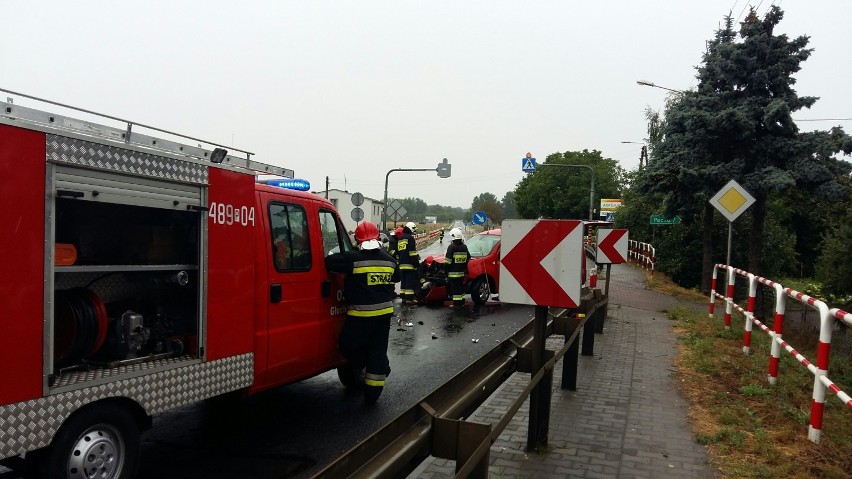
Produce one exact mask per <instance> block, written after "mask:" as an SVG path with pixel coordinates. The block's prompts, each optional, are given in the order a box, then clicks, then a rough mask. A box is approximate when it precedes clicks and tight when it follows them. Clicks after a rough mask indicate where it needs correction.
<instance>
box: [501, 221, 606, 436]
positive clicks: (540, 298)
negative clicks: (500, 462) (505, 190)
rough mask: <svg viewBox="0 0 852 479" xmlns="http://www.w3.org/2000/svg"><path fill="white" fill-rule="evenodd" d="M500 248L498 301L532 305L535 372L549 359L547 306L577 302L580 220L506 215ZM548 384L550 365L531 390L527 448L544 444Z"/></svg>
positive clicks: (533, 370) (551, 373)
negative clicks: (511, 217) (526, 217)
mask: <svg viewBox="0 0 852 479" xmlns="http://www.w3.org/2000/svg"><path fill="white" fill-rule="evenodd" d="M501 248H502V250H503V258H502V259H501V260H500V300H501V301H502V302H504V303H520V304H532V305H535V318H534V320H533V341H532V347H531V350H532V355H531V361H530V363H531V370H532V374H537V373H538V372H539V371H540V370H542V367H543V365H544V364H545V363H546V362H547V360H548V358H549V356H548V352H547V351H546V350H545V348H544V342H545V339H546V334H547V314H548V311H547V309H548V306H557V307H563V308H576V307H577V305H579V304H580V299H581V298H580V294H581V287H582V277H581V276H582V261H583V222H582V221H577V220H506V221H504V222H503V233H502V240H501ZM587 324H592V323H587ZM587 331H588V330H587ZM584 334H586V333H584ZM591 335H592V337H594V333H591ZM552 354H553V353H552V352H551V353H550V355H551V356H552ZM552 385H553V370H552V369H551V370H549V371H545V372H544V374H543V376H542V378H541V381H539V383H538V384H537V385H536V386H535V387H534V388H533V390H532V392H531V394H530V400H529V405H530V406H529V415H530V417H529V429H528V433H527V450H528V451H531V450H533V449H535V448H536V447H539V446H546V445H547V433H548V427H549V424H548V419H549V417H550V396H551V387H552Z"/></svg>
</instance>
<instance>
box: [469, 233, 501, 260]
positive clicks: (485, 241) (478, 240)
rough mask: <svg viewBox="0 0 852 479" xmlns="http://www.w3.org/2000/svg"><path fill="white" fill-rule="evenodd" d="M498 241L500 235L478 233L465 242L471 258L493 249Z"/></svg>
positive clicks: (485, 253)
mask: <svg viewBox="0 0 852 479" xmlns="http://www.w3.org/2000/svg"><path fill="white" fill-rule="evenodd" d="M499 242H500V236H498V235H495V234H487V235H486V234H478V235H475V236H472V237H470V238H469V239H468V240H467V241H465V244H466V245H467V250H468V251H470V257H471V258H481V257H482V256H485V255H487V254H488V253H490V252H491V250H493V249H494V245H496V244H497V243H499Z"/></svg>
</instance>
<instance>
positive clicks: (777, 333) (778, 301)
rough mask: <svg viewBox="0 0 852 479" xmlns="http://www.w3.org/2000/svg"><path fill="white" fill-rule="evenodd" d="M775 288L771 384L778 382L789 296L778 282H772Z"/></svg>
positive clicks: (770, 363) (770, 366) (770, 362)
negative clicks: (785, 312) (785, 314)
mask: <svg viewBox="0 0 852 479" xmlns="http://www.w3.org/2000/svg"><path fill="white" fill-rule="evenodd" d="M772 287H773V288H775V317H774V318H773V319H772V334H771V335H770V337H771V338H772V348H771V350H770V357H769V384H771V385H773V386H774V385H776V384H778V364H779V363H780V362H781V337H782V335H783V333H784V308H785V305H786V301H787V296H786V295H785V294H784V288H783V287H782V286H781V285H780V284H778V283H772Z"/></svg>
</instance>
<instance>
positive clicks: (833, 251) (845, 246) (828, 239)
mask: <svg viewBox="0 0 852 479" xmlns="http://www.w3.org/2000/svg"><path fill="white" fill-rule="evenodd" d="M849 238H852V212H848V213H847V214H846V215H844V217H843V219H842V221H840V223H839V224H837V225H836V226H835V227H834V228H832V229H831V230H829V231H828V233H827V234H826V236H825V243H824V246H823V250H822V251H823V253H822V256H820V258H819V260H818V261H817V265H816V273H817V279H818V280H819V281H820V282H822V286H823V289H824V290H825V291H827V292H829V293H831V294H833V295H835V296H841V297H843V296H845V297H847V298H848V297H849V296H850V295H852V248H850V245H852V243H850V242H849ZM846 303H847V304H844V305H843V306H844V307H848V303H849V301H846Z"/></svg>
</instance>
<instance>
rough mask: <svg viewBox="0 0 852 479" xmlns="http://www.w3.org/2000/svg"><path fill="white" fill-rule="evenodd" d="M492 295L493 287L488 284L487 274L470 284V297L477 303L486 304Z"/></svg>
mask: <svg viewBox="0 0 852 479" xmlns="http://www.w3.org/2000/svg"><path fill="white" fill-rule="evenodd" d="M490 297H491V288H490V286H489V285H488V279H486V277H485V276H480V277H478V278H476V279H475V280H474V281H473V284H472V285H471V286H470V299H472V300H473V302H474V303H476V304H484V303H485V302H486V301H488V298H490Z"/></svg>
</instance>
